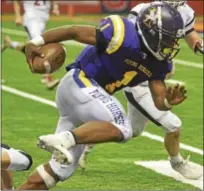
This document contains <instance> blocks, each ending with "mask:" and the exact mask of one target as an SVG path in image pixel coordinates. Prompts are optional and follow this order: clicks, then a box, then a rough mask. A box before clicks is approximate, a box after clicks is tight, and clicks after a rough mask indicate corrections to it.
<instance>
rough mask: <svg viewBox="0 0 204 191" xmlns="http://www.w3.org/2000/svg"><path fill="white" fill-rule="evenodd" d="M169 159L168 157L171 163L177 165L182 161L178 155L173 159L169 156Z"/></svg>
mask: <svg viewBox="0 0 204 191" xmlns="http://www.w3.org/2000/svg"><path fill="white" fill-rule="evenodd" d="M169 157H170V159H171V162H172V163H178V162H182V161H183V157H182V156H181V154H180V153H179V154H178V155H176V156H174V157H172V156H169Z"/></svg>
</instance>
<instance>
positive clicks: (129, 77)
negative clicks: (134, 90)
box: [105, 71, 137, 93]
mask: <svg viewBox="0 0 204 191" xmlns="http://www.w3.org/2000/svg"><path fill="white" fill-rule="evenodd" d="M136 75H137V72H136V71H129V72H126V73H125V74H124V77H123V79H122V80H120V81H119V80H117V81H116V82H114V83H112V84H108V85H106V87H105V88H106V90H107V91H108V92H109V93H113V92H114V91H115V89H116V88H119V87H121V86H126V85H128V84H129V83H130V82H131V80H132V79H133V78H134V77H135V76H136Z"/></svg>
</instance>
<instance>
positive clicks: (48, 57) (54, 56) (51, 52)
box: [25, 43, 66, 74]
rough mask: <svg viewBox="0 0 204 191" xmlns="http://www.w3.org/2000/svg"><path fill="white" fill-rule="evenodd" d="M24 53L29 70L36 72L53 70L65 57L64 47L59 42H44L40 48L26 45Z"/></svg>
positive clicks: (42, 72) (58, 66) (61, 63)
mask: <svg viewBox="0 0 204 191" xmlns="http://www.w3.org/2000/svg"><path fill="white" fill-rule="evenodd" d="M25 53H26V58H27V62H28V64H29V66H30V69H31V71H32V72H33V73H38V74H49V73H52V72H55V71H56V70H57V69H59V68H60V67H61V66H62V65H63V63H64V61H65V58H66V49H65V48H64V47H63V45H61V44H60V43H50V44H45V45H43V46H42V47H40V48H38V47H36V46H35V45H28V46H27V47H26V52H25ZM40 55H41V56H40ZM42 55H43V56H42Z"/></svg>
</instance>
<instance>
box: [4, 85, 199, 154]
mask: <svg viewBox="0 0 204 191" xmlns="http://www.w3.org/2000/svg"><path fill="white" fill-rule="evenodd" d="M2 90H3V91H5V92H9V93H11V94H15V95H17V96H21V97H24V98H26V99H30V100H33V101H36V102H40V103H42V104H46V105H49V106H52V107H55V108H56V104H55V102H54V101H51V100H48V99H45V98H42V97H39V96H36V95H33V94H29V93H27V92H23V91H20V90H17V89H15V88H12V87H9V86H5V85H2ZM142 136H144V137H147V138H149V139H152V140H155V141H158V142H164V139H163V137H160V136H158V135H154V134H151V133H148V132H143V133H142ZM180 147H181V148H182V149H184V150H187V151H191V152H193V153H196V154H199V155H203V151H202V150H201V149H199V148H195V147H192V146H190V145H186V144H183V143H181V144H180Z"/></svg>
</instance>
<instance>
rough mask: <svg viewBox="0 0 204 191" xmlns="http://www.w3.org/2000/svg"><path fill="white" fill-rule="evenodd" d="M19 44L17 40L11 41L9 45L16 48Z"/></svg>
mask: <svg viewBox="0 0 204 191" xmlns="http://www.w3.org/2000/svg"><path fill="white" fill-rule="evenodd" d="M19 45H20V43H19V42H17V41H13V42H11V47H12V48H13V49H16V48H17V47H18V46H19Z"/></svg>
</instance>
